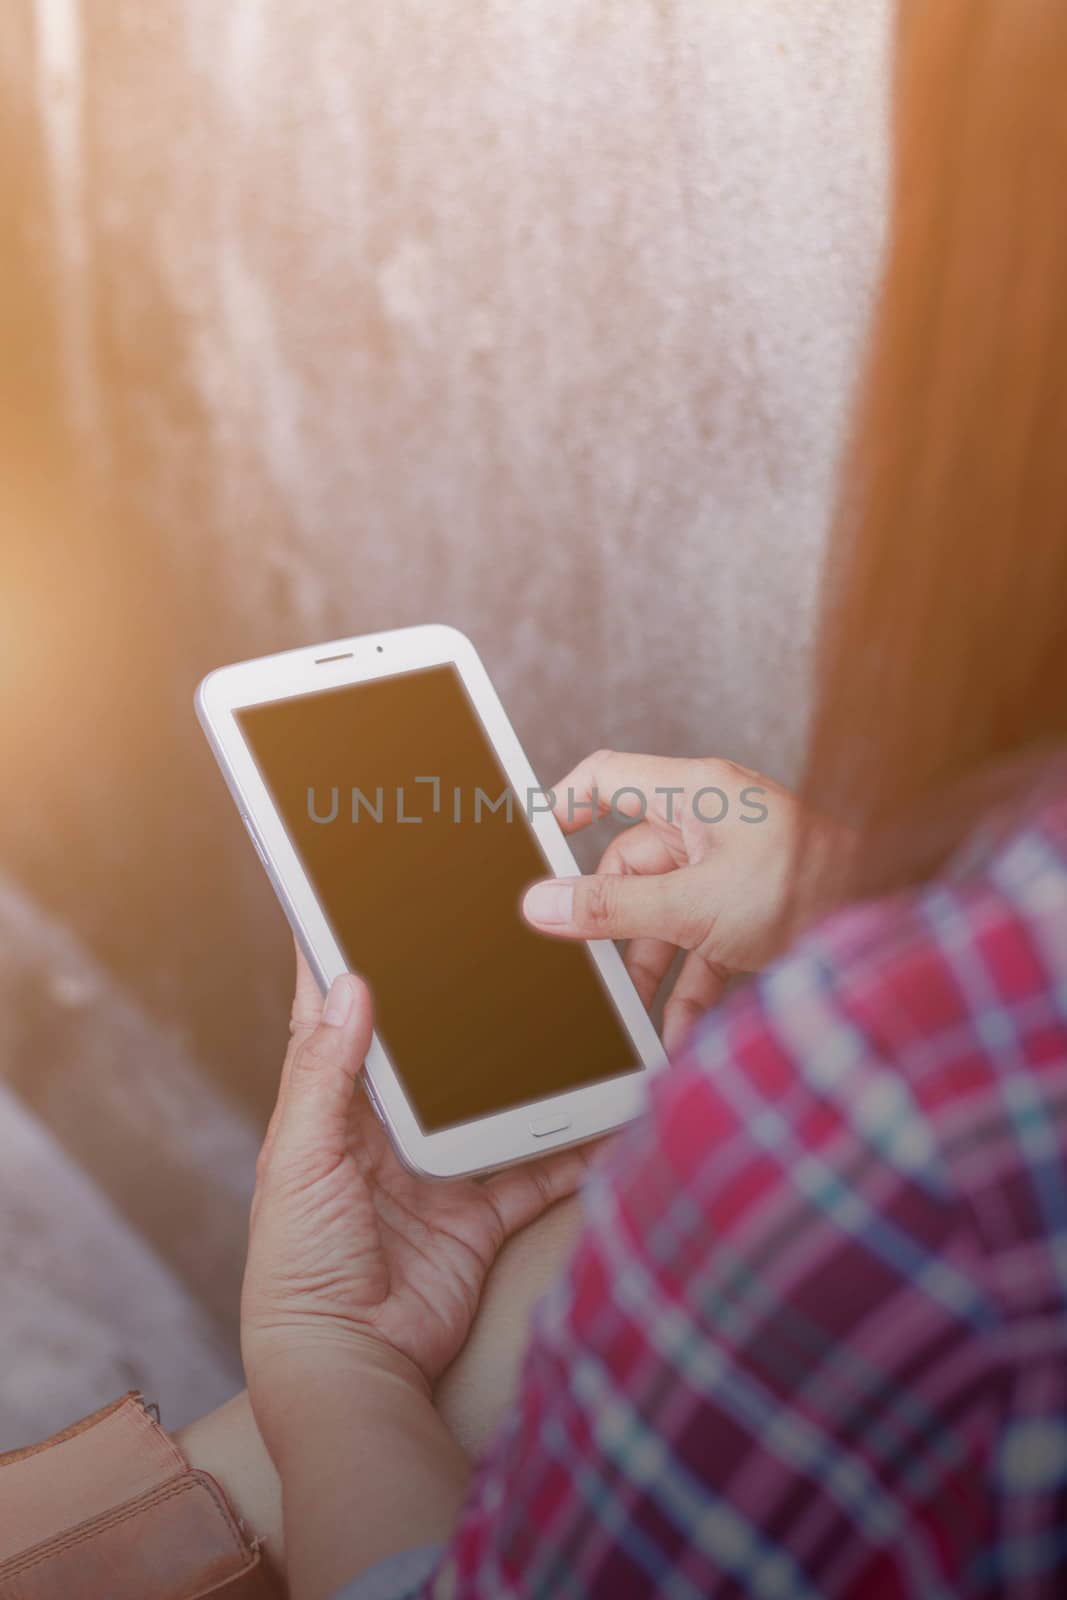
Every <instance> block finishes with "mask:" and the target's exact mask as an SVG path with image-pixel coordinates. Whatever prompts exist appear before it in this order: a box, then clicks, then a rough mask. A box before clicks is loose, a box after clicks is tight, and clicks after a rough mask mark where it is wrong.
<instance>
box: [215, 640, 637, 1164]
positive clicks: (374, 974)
mask: <svg viewBox="0 0 1067 1600" xmlns="http://www.w3.org/2000/svg"><path fill="white" fill-rule="evenodd" d="M235 715H236V719H237V722H238V724H239V726H240V728H241V731H242V733H243V734H244V737H245V739H246V740H247V742H248V745H249V748H250V750H251V752H252V755H253V758H254V759H255V761H256V764H257V766H258V767H259V770H260V773H261V775H262V777H263V779H264V781H265V783H266V785H267V788H268V789H269V790H270V793H271V795H272V797H273V799H274V802H275V805H276V806H277V809H278V812H279V814H280V816H281V819H282V821H283V823H284V825H285V828H286V831H287V832H288V834H289V838H290V839H291V841H292V843H293V845H294V847H295V849H296V851H297V854H298V855H299V857H300V859H301V861H302V863H303V866H304V869H305V871H306V873H307V875H308V878H309V879H310V881H311V883H312V885H313V887H314V890H315V894H316V896H317V898H318V901H319V903H320V905H321V906H322V908H323V911H324V912H325V914H326V917H327V919H328V920H329V922H330V925H331V928H332V931H333V934H334V937H335V939H336V940H337V943H338V945H339V946H340V948H341V950H342V952H343V953H344V957H345V960H346V963H347V965H348V966H349V968H350V969H351V970H353V971H356V972H359V973H362V975H363V976H364V977H365V978H366V979H367V981H368V982H369V984H370V986H371V989H372V991H373V994H374V999H375V1009H376V1027H377V1030H378V1035H379V1038H380V1039H381V1041H382V1043H383V1045H384V1046H385V1049H386V1050H387V1052H388V1054H389V1057H390V1059H391V1061H392V1064H393V1067H394V1068H395V1070H396V1072H397V1074H398V1076H399V1078H400V1080H401V1082H402V1084H403V1087H404V1090H405V1092H406V1094H407V1097H408V1100H409V1101H410V1103H411V1105H412V1108H413V1110H414V1112H415V1115H416V1117H417V1119H418V1121H419V1123H420V1125H421V1127H422V1129H423V1131H424V1132H427V1133H431V1132H436V1131H439V1130H440V1129H442V1128H448V1127H452V1126H454V1125H456V1124H458V1123H462V1122H467V1121H470V1120H471V1119H473V1118H477V1117H484V1116H486V1115H489V1114H491V1113H493V1112H498V1111H504V1110H507V1109H510V1108H512V1107H516V1106H521V1105H526V1104H533V1103H534V1102H536V1101H538V1100H542V1099H545V1098H547V1097H550V1096H553V1095H558V1094H562V1093H565V1092H566V1091H568V1090H573V1089H576V1088H580V1087H583V1086H585V1085H588V1084H592V1083H596V1082H599V1081H602V1080H604V1079H607V1078H612V1077H617V1076H619V1075H621V1074H623V1073H628V1072H633V1071H635V1070H636V1069H637V1068H639V1067H640V1066H641V1062H640V1060H639V1059H638V1057H637V1051H636V1049H635V1046H634V1044H633V1041H632V1040H631V1038H630V1036H629V1034H628V1032H627V1030H626V1028H625V1026H624V1024H623V1022H622V1021H621V1019H620V1017H619V1015H618V1012H617V1011H616V1008H615V1005H614V1003H613V1001H612V999H611V997H610V995H609V993H608V990H607V987H606V985H605V983H604V980H603V978H602V977H601V974H600V971H599V969H598V968H597V966H596V963H595V962H594V961H593V959H592V957H591V955H590V953H589V951H588V950H587V949H586V948H585V947H584V945H582V944H573V943H567V942H562V941H561V942H557V941H555V940H553V939H551V938H548V937H546V936H545V935H543V934H539V933H536V932H535V931H534V930H533V929H532V928H530V927H529V926H528V925H527V924H526V923H525V921H524V920H523V917H522V914H521V912H520V909H519V907H520V902H521V899H522V895H523V892H524V890H525V889H526V888H527V887H528V885H529V884H530V883H532V882H533V881H534V879H536V878H543V877H546V876H552V872H551V868H550V867H549V866H548V863H547V861H546V860H545V857H544V855H543V853H542V850H541V846H540V844H539V842H538V839H537V836H536V834H535V833H534V831H533V828H532V827H531V825H530V821H529V816H530V812H531V808H538V807H539V808H540V809H542V810H543V809H547V805H548V801H547V800H546V799H545V797H544V795H543V794H542V792H541V791H535V792H534V793H533V794H532V795H523V794H519V793H517V792H515V791H512V790H511V789H510V788H509V785H508V782H507V779H506V777H505V775H504V770H503V768H502V766H501V764H500V762H499V760H498V758H497V756H496V754H495V752H494V750H493V747H492V745H491V743H490V741H489V738H488V736H487V734H486V732H485V729H484V728H483V726H482V722H481V719H480V718H479V716H478V714H477V712H476V711H475V708H474V705H473V703H472V701H471V699H470V696H469V695H468V693H467V690H466V688H465V686H464V684H463V680H462V678H461V677H460V674H459V672H458V670H457V669H456V668H455V667H454V666H451V665H445V666H435V667H429V668H421V669H419V670H417V671H413V672H404V673H400V674H398V675H396V676H390V677H384V678H378V679H374V680H373V681H371V682H366V683H355V684H346V685H344V686H342V687H340V688H335V689H326V690H321V691H319V692H316V693H314V694H306V695H299V696H296V697H293V698H289V699H285V700H277V701H271V702H269V703H267V704H265V705H257V706H250V707H246V708H245V709H243V710H239V711H237V712H236V713H235Z"/></svg>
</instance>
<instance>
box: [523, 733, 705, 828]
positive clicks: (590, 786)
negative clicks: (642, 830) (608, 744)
mask: <svg viewBox="0 0 1067 1600" xmlns="http://www.w3.org/2000/svg"><path fill="white" fill-rule="evenodd" d="M690 769H691V763H690V762H688V761H687V760H685V758H684V757H682V756H643V755H633V754H629V753H627V752H625V751H619V750H595V751H594V752H593V754H592V755H591V756H586V757H585V760H584V761H579V763H578V765H577V766H576V767H574V768H572V770H571V771H570V772H568V774H567V776H566V777H565V778H562V779H561V780H560V782H559V783H557V784H556V785H555V786H554V788H553V794H554V795H555V801H556V803H555V807H554V811H555V817H556V821H557V822H558V823H559V825H560V827H561V828H562V829H563V831H564V833H568V834H569V833H578V832H579V831H580V830H581V829H582V828H587V827H588V826H589V824H590V823H591V822H596V821H597V820H598V819H599V818H600V817H606V816H607V815H608V813H609V812H614V814H615V816H617V817H629V818H632V819H633V820H634V821H640V820H642V819H644V818H645V817H648V816H655V817H656V818H657V819H658V820H659V821H661V822H666V823H669V824H670V825H671V826H677V821H678V816H679V814H680V810H681V807H680V804H679V802H680V799H681V797H682V796H684V795H685V793H686V792H687V779H690V778H691V776H692V774H691V770H690Z"/></svg>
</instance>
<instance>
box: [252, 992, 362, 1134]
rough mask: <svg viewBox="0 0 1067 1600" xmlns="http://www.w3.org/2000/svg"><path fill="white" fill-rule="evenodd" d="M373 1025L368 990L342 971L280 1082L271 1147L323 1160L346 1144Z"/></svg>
mask: <svg viewBox="0 0 1067 1600" xmlns="http://www.w3.org/2000/svg"><path fill="white" fill-rule="evenodd" d="M373 1026H374V1020H373V1010H372V1006H371V997H370V991H369V990H368V988H367V985H366V984H365V983H364V982H363V980H362V979H361V978H357V977H355V976H354V975H353V974H352V973H350V972H346V973H342V975H341V976H340V977H339V978H335V979H334V981H333V983H332V984H331V985H330V991H329V993H328V994H327V996H326V1003H325V1005H324V1006H323V1008H322V1018H321V1020H320V1021H319V1023H318V1025H317V1026H316V1027H315V1028H314V1029H313V1030H312V1032H311V1033H309V1034H308V1036H307V1038H306V1039H305V1040H304V1041H303V1043H302V1044H300V1045H299V1046H298V1048H297V1051H296V1055H295V1057H294V1059H293V1062H292V1065H291V1067H290V1070H289V1074H288V1078H289V1081H288V1083H287V1084H286V1086H285V1093H284V1101H283V1104H282V1107H281V1116H280V1119H279V1125H278V1130H277V1134H276V1136H275V1147H276V1149H277V1151H278V1154H279V1155H281V1154H282V1152H283V1151H284V1152H285V1154H286V1155H287V1156H288V1157H292V1156H294V1155H304V1156H309V1157H310V1156H314V1155H322V1156H323V1157H324V1158H326V1159H327V1160H328V1159H329V1158H330V1156H336V1155H337V1154H338V1153H339V1152H340V1151H341V1150H343V1149H344V1148H345V1147H346V1145H347V1140H348V1114H349V1111H350V1110H351V1106H352V1095H353V1092H354V1090H355V1087H356V1084H357V1082H358V1079H359V1075H360V1072H361V1071H362V1069H363V1059H364V1057H365V1056H366V1054H367V1051H368V1049H369V1048H370V1041H371V1032H372V1029H373Z"/></svg>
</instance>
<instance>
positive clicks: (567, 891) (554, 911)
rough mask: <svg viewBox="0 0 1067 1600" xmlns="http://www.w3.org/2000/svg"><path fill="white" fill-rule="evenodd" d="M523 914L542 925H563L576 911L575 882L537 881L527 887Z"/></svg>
mask: <svg viewBox="0 0 1067 1600" xmlns="http://www.w3.org/2000/svg"><path fill="white" fill-rule="evenodd" d="M522 909H523V914H524V915H525V916H527V917H528V918H529V919H530V921H531V922H539V923H541V925H542V927H562V926H563V925H565V924H566V923H568V922H570V920H571V914H572V912H573V911H574V885H573V883H535V884H534V886H533V888H532V889H527V891H526V898H525V900H524V901H523V902H522Z"/></svg>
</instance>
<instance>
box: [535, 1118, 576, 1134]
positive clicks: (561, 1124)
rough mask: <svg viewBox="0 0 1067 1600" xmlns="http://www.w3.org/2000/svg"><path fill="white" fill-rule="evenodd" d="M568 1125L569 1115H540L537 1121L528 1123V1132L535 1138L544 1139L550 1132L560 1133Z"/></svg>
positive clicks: (569, 1123)
mask: <svg viewBox="0 0 1067 1600" xmlns="http://www.w3.org/2000/svg"><path fill="white" fill-rule="evenodd" d="M570 1125H571V1119H570V1117H560V1116H555V1117H541V1118H540V1119H539V1120H538V1121H537V1122H531V1123H530V1132H531V1133H532V1134H533V1136H534V1138H535V1139H544V1138H545V1137H546V1136H547V1135H548V1134H550V1133H562V1132H563V1130H564V1128H569V1127H570Z"/></svg>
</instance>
